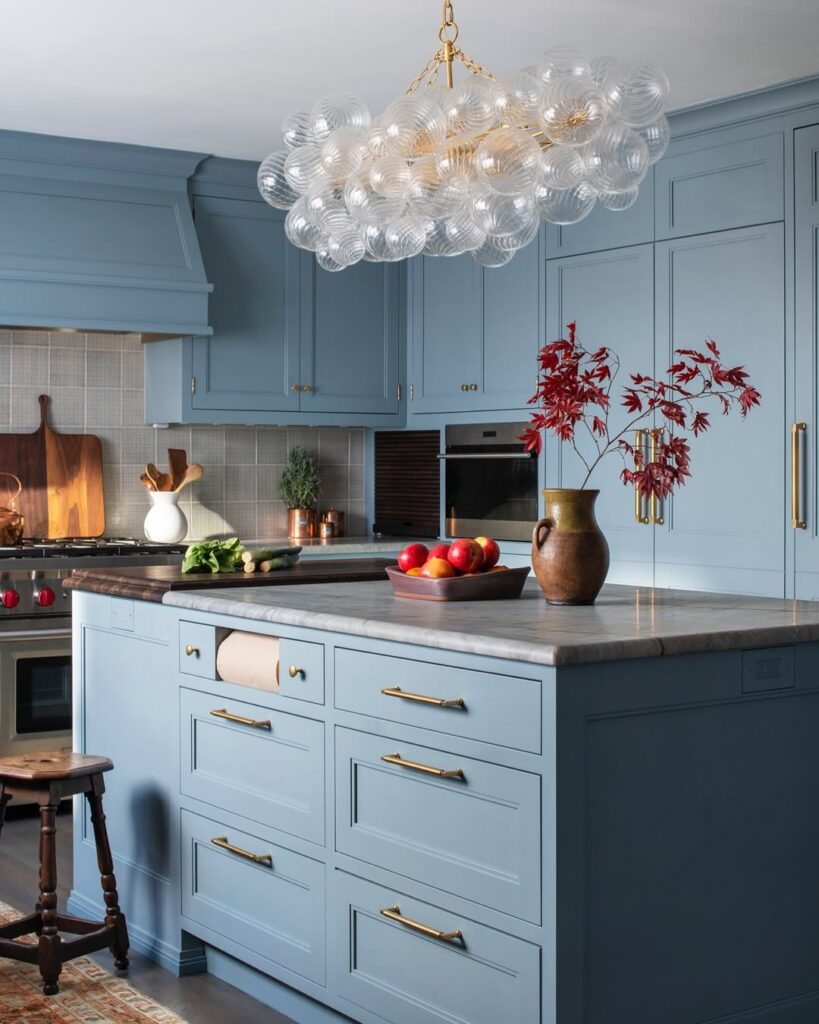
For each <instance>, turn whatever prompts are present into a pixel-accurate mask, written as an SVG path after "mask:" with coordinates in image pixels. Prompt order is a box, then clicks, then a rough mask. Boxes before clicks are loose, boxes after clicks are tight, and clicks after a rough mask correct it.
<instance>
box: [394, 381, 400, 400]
mask: <svg viewBox="0 0 819 1024" xmlns="http://www.w3.org/2000/svg"><path fill="white" fill-rule="evenodd" d="M395 397H396V398H397V400H398V401H399V402H400V401H401V385H400V384H396V385H395Z"/></svg>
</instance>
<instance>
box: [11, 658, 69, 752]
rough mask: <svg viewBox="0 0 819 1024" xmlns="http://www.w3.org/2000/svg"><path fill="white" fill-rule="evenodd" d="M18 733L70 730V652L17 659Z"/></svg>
mask: <svg viewBox="0 0 819 1024" xmlns="http://www.w3.org/2000/svg"><path fill="white" fill-rule="evenodd" d="M16 698H17V700H16V704H17V735H18V736H19V735H25V734H26V733H37V732H67V731H69V730H70V729H71V655H70V654H64V655H59V656H57V657H54V658H20V660H19V661H18V662H17V686H16Z"/></svg>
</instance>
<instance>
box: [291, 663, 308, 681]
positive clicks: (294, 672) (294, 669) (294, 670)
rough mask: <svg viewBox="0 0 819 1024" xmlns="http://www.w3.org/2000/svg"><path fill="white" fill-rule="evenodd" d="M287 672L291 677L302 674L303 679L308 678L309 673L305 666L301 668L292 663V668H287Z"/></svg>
mask: <svg viewBox="0 0 819 1024" xmlns="http://www.w3.org/2000/svg"><path fill="white" fill-rule="evenodd" d="M287 674H288V675H289V676H290V678H291V679H295V678H296V676H300V677H301V678H302V679H306V678H307V673H306V672H305V671H304V669H303V668H299V667H298V665H291V666H290V668H289V669H288V670H287Z"/></svg>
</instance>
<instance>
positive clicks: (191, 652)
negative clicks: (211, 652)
mask: <svg viewBox="0 0 819 1024" xmlns="http://www.w3.org/2000/svg"><path fill="white" fill-rule="evenodd" d="M185 654H187V656H188V657H189V658H190V657H192V656H193V655H194V654H195V655H196V657H197V658H198V657H199V648H198V647H192V646H191V645H190V644H188V645H187V646H186V647H185Z"/></svg>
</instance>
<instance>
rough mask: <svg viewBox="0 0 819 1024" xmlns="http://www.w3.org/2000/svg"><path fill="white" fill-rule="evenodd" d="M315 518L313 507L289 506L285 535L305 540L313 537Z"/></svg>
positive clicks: (314, 533)
mask: <svg viewBox="0 0 819 1024" xmlns="http://www.w3.org/2000/svg"><path fill="white" fill-rule="evenodd" d="M317 518H318V517H317V516H316V510H315V509H314V508H289V509H288V510H287V536H288V537H290V538H291V540H306V539H310V538H312V537H315V535H316V532H317V530H316V521H317Z"/></svg>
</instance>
